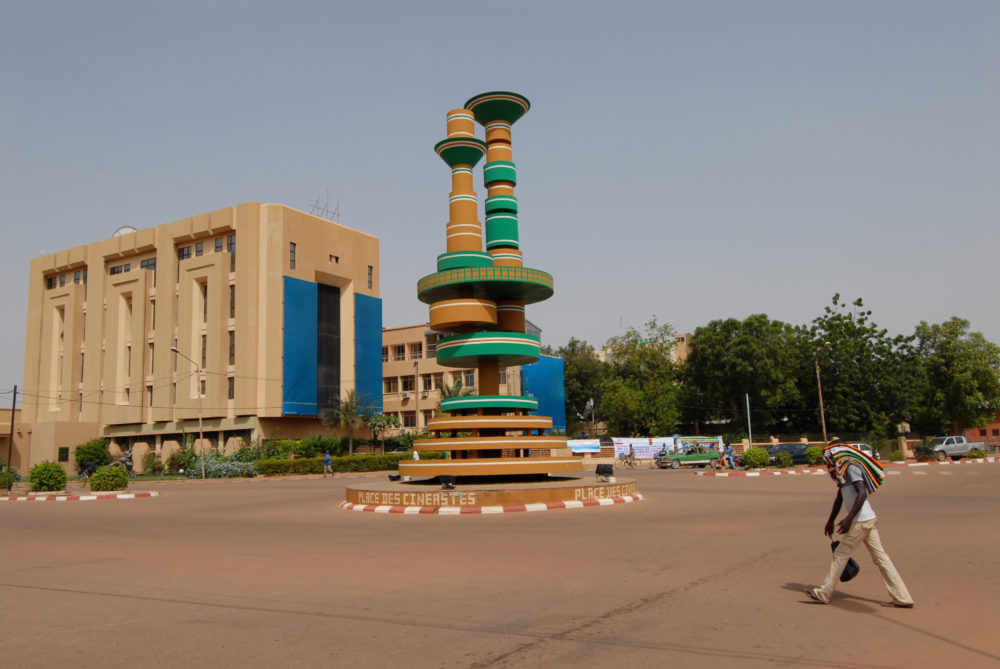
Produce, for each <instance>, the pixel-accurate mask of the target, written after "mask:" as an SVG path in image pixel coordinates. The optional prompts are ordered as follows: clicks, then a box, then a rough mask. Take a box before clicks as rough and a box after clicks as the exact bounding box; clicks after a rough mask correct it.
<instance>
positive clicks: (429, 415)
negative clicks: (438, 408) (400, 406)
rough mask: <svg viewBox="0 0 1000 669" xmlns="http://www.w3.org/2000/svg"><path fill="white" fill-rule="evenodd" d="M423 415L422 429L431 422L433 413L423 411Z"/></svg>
mask: <svg viewBox="0 0 1000 669" xmlns="http://www.w3.org/2000/svg"><path fill="white" fill-rule="evenodd" d="M423 414H424V427H427V424H428V423H430V422H431V419H432V418H434V412H433V411H424V412H423Z"/></svg>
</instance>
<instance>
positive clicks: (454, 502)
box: [341, 92, 642, 514]
mask: <svg viewBox="0 0 1000 669" xmlns="http://www.w3.org/2000/svg"><path fill="white" fill-rule="evenodd" d="M529 107H530V104H529V103H528V99H527V98H525V97H524V96H523V95H519V94H517V93H508V92H491V93H483V94H481V95H477V96H475V97H473V98H471V99H469V100H468V101H467V102H466V103H465V107H464V108H462V109H453V110H452V111H450V112H448V115H447V119H448V120H447V137H445V139H443V140H441V141H440V142H438V143H437V145H436V146H435V147H434V148H435V151H436V152H437V154H438V155H439V156H440V157H441V159H442V160H444V162H445V163H447V165H448V166H449V167H450V168H451V195H450V197H449V200H448V213H449V218H448V222H447V225H446V228H445V245H446V246H445V252H444V253H442V254H441V255H439V256H438V257H437V271H436V272H434V273H433V274H429V275H427V276H425V277H423V278H422V279H420V280H419V281H418V282H417V296H418V298H419V299H420V300H421V301H422V302H424V303H426V304H428V305H429V312H430V327H431V328H432V329H433V330H435V331H437V332H440V333H442V335H443V336H442V337H441V338H440V339H439V340H438V343H437V347H436V356H437V362H438V364H440V365H443V366H445V367H453V368H456V369H470V368H473V369H475V370H476V375H477V379H478V394H475V395H466V396H459V397H448V398H444V399H442V401H441V414H442V415H440V416H438V417H435V418H432V419H431V420H429V421H428V422H427V430H428V432H429V433H430V435H431V436H430V438H427V439H418V440H416V441H415V442H414V444H413V450H414V455H415V457H414V459H412V460H400V462H399V474H398V475H396V474H392V475H391V476H390V477H389V478H390V481H389V482H382V483H362V484H358V485H351V486H349V487H348V488H347V491H346V494H347V500H346V501H345V502H344V503H343V504H342V505H341V506H342V507H343V508H346V509H350V510H355V511H375V512H382V513H414V514H424V513H442V514H445V513H463V514H464V513H497V512H507V511H537V510H543V509H549V508H573V507H579V506H597V505H606V504H614V503H619V502H632V501H637V500H641V499H642V496H641V495H640V494H639V493H638V491H637V490H636V485H635V481H634V480H615V479H614V478H613V477H604V480H602V481H598V480H596V477H595V480H593V481H591V480H588V481H584V480H582V479H583V477H582V476H581V472H582V471H583V462H582V460H581V458H579V457H575V456H573V454H572V453H571V452H570V451H569V450H568V448H567V444H566V437H564V436H556V435H551V434H547V432H550V431H551V430H552V418H550V417H547V416H539V415H532V412H534V411H537V410H538V401H537V400H535V399H534V398H532V397H526V396H523V395H511V394H508V395H501V394H500V372H501V370H503V369H505V368H507V367H510V366H515V365H525V364H529V363H532V362H534V361H536V360H538V359H539V357H540V351H539V349H540V342H539V339H538V337H537V336H535V335H533V334H530V333H528V332H526V331H525V305H530V304H535V303H538V302H541V301H543V300H546V299H548V298H549V297H551V296H552V294H553V283H552V276H551V275H550V274H548V273H547V272H544V271H542V270H539V269H532V268H529V267H525V266H524V261H523V256H522V253H521V244H520V241H519V239H518V205H517V198H516V197H515V195H514V188H515V186H516V185H517V168H516V166H515V164H514V160H513V152H512V149H511V126H513V124H514V123H515V122H516V121H517V120H518V119H520V118H521V116H523V115H524V113H525V112H527V111H528V109H529ZM477 122H478V123H479V124H480V125H482V126H483V127H484V128H485V131H486V133H485V134H486V140H485V141H483V140H481V139H479V138H477V137H476V133H475V130H476V123H477ZM484 155H485V157H486V162H485V163H484V165H483V184H484V185H485V187H486V199H485V202H484V211H485V215H486V224H485V226H483V224H481V223H480V221H479V199H478V197H477V196H476V192H475V189H474V188H473V171H472V170H473V168H474V167H475V166H476V164H477V163H479V161H480V160H481V159H482V158H483V156H484ZM508 388H510V386H509V385H508ZM432 453H440V454H443V457H432V456H431V454H432ZM421 454H426V455H421ZM609 468H610V466H609ZM431 486H433V487H431Z"/></svg>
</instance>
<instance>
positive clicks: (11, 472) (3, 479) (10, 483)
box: [0, 467, 21, 492]
mask: <svg viewBox="0 0 1000 669" xmlns="http://www.w3.org/2000/svg"><path fill="white" fill-rule="evenodd" d="M20 480H21V475H20V474H19V473H18V471H17V470H16V469H14V468H13V467H7V468H6V469H4V470H3V471H2V472H0V490H6V491H7V492H10V489H11V488H13V487H14V484H15V483H17V482H18V481H20Z"/></svg>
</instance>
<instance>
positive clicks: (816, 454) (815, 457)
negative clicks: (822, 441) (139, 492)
mask: <svg viewBox="0 0 1000 669" xmlns="http://www.w3.org/2000/svg"><path fill="white" fill-rule="evenodd" d="M806 462H808V463H809V464H811V465H819V464H822V463H823V447H822V446H810V447H809V448H807V449H806Z"/></svg>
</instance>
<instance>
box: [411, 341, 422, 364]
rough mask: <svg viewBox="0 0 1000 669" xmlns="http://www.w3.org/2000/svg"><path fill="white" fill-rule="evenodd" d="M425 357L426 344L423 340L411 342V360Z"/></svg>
mask: <svg viewBox="0 0 1000 669" xmlns="http://www.w3.org/2000/svg"><path fill="white" fill-rule="evenodd" d="M423 357H424V344H423V342H419V341H418V342H417V343H416V344H410V360H420V359H421V358H423Z"/></svg>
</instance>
